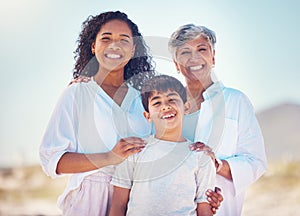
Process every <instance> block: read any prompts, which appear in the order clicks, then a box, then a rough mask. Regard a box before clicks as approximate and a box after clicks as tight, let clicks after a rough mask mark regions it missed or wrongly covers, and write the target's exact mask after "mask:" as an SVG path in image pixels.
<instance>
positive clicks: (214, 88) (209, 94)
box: [203, 81, 225, 100]
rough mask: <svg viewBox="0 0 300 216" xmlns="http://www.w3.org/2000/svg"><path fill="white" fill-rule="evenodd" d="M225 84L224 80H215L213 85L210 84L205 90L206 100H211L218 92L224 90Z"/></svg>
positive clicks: (204, 96)
mask: <svg viewBox="0 0 300 216" xmlns="http://www.w3.org/2000/svg"><path fill="white" fill-rule="evenodd" d="M224 88H225V87H224V85H223V83H222V82H220V81H217V82H214V83H213V84H212V85H211V86H209V87H208V88H207V89H206V90H205V91H204V92H203V98H204V100H209V99H212V98H213V97H215V96H216V95H217V94H219V93H220V92H222V91H223V89H224Z"/></svg>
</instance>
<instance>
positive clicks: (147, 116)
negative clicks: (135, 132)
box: [143, 111, 151, 122]
mask: <svg viewBox="0 0 300 216" xmlns="http://www.w3.org/2000/svg"><path fill="white" fill-rule="evenodd" d="M143 114H144V116H145V118H146V119H147V121H148V122H151V118H150V113H148V112H147V111H144V113H143Z"/></svg>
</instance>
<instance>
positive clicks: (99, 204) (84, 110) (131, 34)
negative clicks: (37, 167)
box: [40, 11, 154, 216]
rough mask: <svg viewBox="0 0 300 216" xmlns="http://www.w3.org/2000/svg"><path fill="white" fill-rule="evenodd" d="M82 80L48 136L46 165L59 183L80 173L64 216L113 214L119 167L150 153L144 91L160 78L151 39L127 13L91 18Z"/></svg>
mask: <svg viewBox="0 0 300 216" xmlns="http://www.w3.org/2000/svg"><path fill="white" fill-rule="evenodd" d="M75 60H76V63H75V68H74V72H73V76H74V78H76V77H78V76H79V75H85V76H90V77H92V78H91V81H90V82H87V83H84V82H82V83H75V84H72V85H69V86H68V87H67V88H66V89H65V90H64V92H63V94H62V96H61V98H60V99H59V101H58V103H57V105H56V108H55V110H54V112H53V114H52V116H51V119H50V122H49V124H48V127H47V129H46V131H45V134H44V137H43V140H42V143H41V146H40V159H41V165H42V167H43V170H44V171H45V172H46V174H47V175H49V176H51V177H52V178H56V177H59V176H61V175H62V174H72V175H71V177H70V179H69V182H68V184H67V187H66V189H65V191H64V193H63V194H62V195H61V196H60V197H59V199H58V206H59V207H60V208H61V209H62V212H63V215H72V216H76V215H80V216H82V215H97V216H99V215H108V212H109V207H110V201H111V196H112V186H111V185H110V181H111V176H112V173H113V172H114V166H115V165H117V164H119V163H120V162H122V161H123V160H124V159H125V158H127V157H128V156H130V155H132V154H134V153H137V152H140V151H141V150H142V149H143V147H144V146H145V142H144V140H143V139H141V138H138V137H143V136H148V135H150V133H151V126H150V125H149V124H148V123H147V121H146V119H145V118H144V116H143V115H142V113H143V106H142V103H141V99H140V93H139V91H138V90H139V89H140V86H141V85H142V83H143V81H144V80H147V79H149V78H151V77H152V76H153V75H154V69H153V65H152V58H151V56H150V55H149V54H148V48H147V46H146V45H145V42H144V40H143V37H142V35H141V33H140V32H139V30H138V27H137V25H136V24H134V23H133V22H132V21H131V20H130V19H129V18H128V17H127V15H126V14H124V13H122V12H119V11H115V12H105V13H101V14H100V15H98V16H90V17H88V18H87V20H86V21H85V22H83V25H82V31H81V33H80V35H79V39H78V47H77V49H76V51H75Z"/></svg>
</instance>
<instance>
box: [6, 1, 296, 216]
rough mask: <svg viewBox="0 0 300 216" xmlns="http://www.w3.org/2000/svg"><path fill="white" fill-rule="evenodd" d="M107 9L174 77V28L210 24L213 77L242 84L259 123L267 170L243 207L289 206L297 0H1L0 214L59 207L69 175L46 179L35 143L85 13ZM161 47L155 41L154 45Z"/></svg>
mask: <svg viewBox="0 0 300 216" xmlns="http://www.w3.org/2000/svg"><path fill="white" fill-rule="evenodd" d="M108 10H120V11H123V12H125V13H127V14H128V16H129V18H130V19H132V20H133V21H134V22H135V23H136V24H137V25H138V26H139V29H140V31H141V32H142V34H143V36H144V37H145V38H146V41H147V42H148V44H149V46H150V48H151V50H152V53H153V56H154V60H155V61H156V64H157V70H158V71H159V72H161V73H170V74H172V75H174V76H178V78H179V79H182V77H179V75H177V74H176V69H175V67H174V65H173V63H172V61H171V60H170V56H169V55H168V53H167V44H166V41H167V40H168V38H169V36H170V35H171V33H172V32H173V31H174V30H175V29H177V27H179V26H180V25H183V24H187V23H195V24H199V25H205V26H207V27H209V28H211V29H212V30H214V31H215V32H216V35H217V44H216V67H215V73H216V75H217V77H218V78H219V79H220V80H222V81H223V83H224V84H225V85H226V86H231V87H234V88H237V89H240V90H241V91H243V92H244V93H245V94H246V95H247V96H248V97H249V98H250V100H251V101H252V103H253V106H254V108H255V111H256V114H257V118H258V120H259V123H260V125H261V128H262V131H263V134H264V138H265V145H266V151H267V156H268V161H269V169H268V171H267V173H266V174H265V175H264V176H263V177H262V178H261V179H260V180H259V181H258V182H256V183H255V184H254V185H253V186H251V187H250V188H249V190H248V194H247V199H246V202H245V207H244V211H243V216H248V215H251V216H255V215H295V214H296V209H297V207H298V206H299V204H300V183H299V182H300V181H299V180H300V168H299V167H300V166H299V165H298V164H299V160H300V156H299V152H300V135H299V134H300V123H299V122H300V93H299V90H297V89H298V88H297V87H298V86H299V82H300V71H299V66H298V63H299V62H300V55H299V50H300V42H299V38H300V25H299V22H298V20H299V18H300V14H299V11H300V2H299V1H297V0H286V1H284V2H283V1H280V0H265V1H258V0H252V1H246V2H241V1H238V0H227V1H218V0H211V1H202V0H186V1H183V2H176V1H169V0H165V1H158V0H152V1H147V2H141V1H138V0H131V1H104V0H86V1H79V0H65V1H59V0H10V1H4V0H0V29H1V34H0V62H1V64H0V67H1V70H0V71H1V72H0V73H1V78H2V84H1V87H0V89H1V91H0V95H1V106H0V118H1V122H0V215H60V211H59V210H58V209H57V207H56V203H55V202H56V198H57V196H58V195H59V194H60V193H61V192H62V190H63V188H64V186H65V182H66V180H67V177H63V178H60V179H56V180H51V179H49V178H48V177H47V176H45V174H44V173H43V172H42V171H41V169H40V167H39V158H38V148H39V144H40V141H41V138H42V135H43V132H44V130H45V128H46V126H47V123H48V120H49V118H50V115H51V113H52V112H53V109H54V106H55V104H56V101H57V100H58V98H59V96H60V94H61V92H62V91H63V89H64V88H66V86H67V85H68V83H69V82H70V80H71V79H72V69H73V66H74V59H73V57H74V55H73V51H74V50H75V48H76V40H77V38H78V34H79V32H80V30H81V24H82V22H83V21H84V20H85V19H86V18H87V17H88V16H89V15H98V14H99V13H101V12H104V11H108ZM157 47H158V48H157Z"/></svg>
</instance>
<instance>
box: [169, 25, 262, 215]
mask: <svg viewBox="0 0 300 216" xmlns="http://www.w3.org/2000/svg"><path fill="white" fill-rule="evenodd" d="M215 43H216V36H215V33H214V32H213V31H212V30H210V29H208V28H206V27H204V26H195V25H194V24H187V25H183V26H181V27H179V28H178V29H177V30H176V31H175V32H174V33H173V34H172V36H171V38H170V40H169V44H168V46H169V50H170V52H171V53H172V55H173V60H174V63H175V65H176V68H177V70H178V72H180V73H182V75H183V76H184V77H185V80H186V85H187V86H186V88H187V94H188V101H189V102H190V104H191V111H190V113H189V114H188V115H186V117H185V122H184V135H185V136H186V137H187V138H189V139H190V140H192V141H201V142H203V143H206V144H207V145H209V146H210V147H211V148H212V150H213V151H214V152H215V156H216V157H215V158H214V155H213V158H214V159H215V164H216V170H217V179H216V181H217V183H216V184H217V187H220V188H221V189H222V195H223V197H224V201H223V202H222V205H221V206H220V208H219V210H218V211H217V215H224V216H228V215H230V216H238V215H241V211H242V206H243V201H244V197H245V190H246V188H247V187H248V186H249V185H251V184H252V183H254V182H255V181H256V180H257V179H258V178H259V177H260V176H262V174H263V173H264V172H265V171H266V167H267V161H266V155H265V148H264V141H263V136H262V133H261V130H260V127H259V125H258V122H257V120H256V117H255V113H254V110H253V107H252V105H251V103H250V101H249V100H248V98H247V96H246V95H245V94H243V93H242V92H241V91H239V90H236V89H233V88H228V87H225V86H224V85H223V84H222V83H221V82H220V81H214V80H213V79H212V75H213V74H212V70H213V68H214V65H215ZM196 147H197V146H196Z"/></svg>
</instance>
